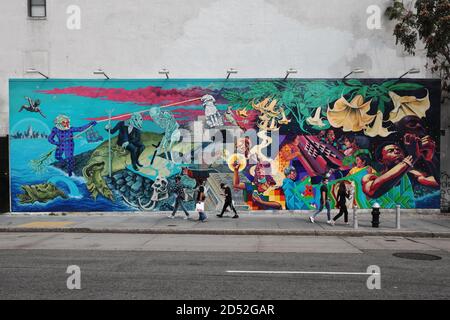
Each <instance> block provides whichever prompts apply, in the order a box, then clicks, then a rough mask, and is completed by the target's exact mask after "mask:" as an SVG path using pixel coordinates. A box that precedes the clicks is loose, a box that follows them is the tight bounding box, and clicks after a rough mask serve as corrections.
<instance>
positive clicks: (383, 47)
mask: <svg viewBox="0 0 450 320" xmlns="http://www.w3.org/2000/svg"><path fill="white" fill-rule="evenodd" d="M47 3H48V9H47V11H48V17H47V19H45V20H31V19H29V18H27V1H26V0H14V1H11V0H0V8H1V11H2V13H3V15H2V19H0V134H1V135H5V134H6V133H7V130H8V128H7V127H8V121H7V119H8V79H9V78H22V77H35V76H30V75H27V74H25V70H26V69H27V68H29V67H35V68H37V69H40V70H42V72H44V73H46V74H48V75H49V76H50V77H52V78H95V77H98V76H94V75H93V74H92V72H93V70H94V69H97V68H99V67H101V68H103V69H104V70H106V71H107V72H108V74H110V75H111V76H112V77H116V78H156V77H160V75H158V70H159V69H161V68H168V69H169V70H170V71H171V77H174V78H218V77H223V76H225V71H226V70H227V69H228V68H230V67H234V68H237V69H238V70H239V74H238V77H243V78H248V77H282V76H284V73H285V70H286V69H288V68H290V67H293V68H296V69H298V70H299V71H300V72H299V74H298V75H297V76H298V77H340V76H343V75H344V74H345V73H347V72H348V71H349V70H350V69H352V68H354V67H362V68H364V69H366V70H367V73H366V74H365V75H363V76H364V77H396V76H398V75H400V74H402V73H403V72H404V71H405V70H408V69H409V68H411V67H420V68H421V69H422V73H421V74H419V75H415V76H417V77H430V76H431V75H430V74H428V73H427V71H426V70H425V68H424V65H425V63H426V59H425V58H424V56H423V53H421V52H419V53H418V54H417V55H416V56H415V57H411V56H406V55H405V54H404V53H403V51H402V49H401V48H400V47H398V46H396V45H395V39H394V38H393V36H392V28H393V24H392V23H391V22H388V21H387V20H386V19H384V17H383V18H382V21H381V22H382V28H381V29H380V30H369V29H368V28H367V25H366V22H367V19H368V17H369V14H367V13H366V10H367V8H368V7H369V6H370V5H373V4H375V5H378V6H379V7H380V8H381V12H382V13H383V12H384V10H385V8H386V6H387V4H389V3H390V0H189V1H186V0H47ZM73 4H75V5H78V6H79V7H80V8H81V30H69V29H68V28H67V27H66V21H67V18H68V15H67V14H66V10H67V7H68V6H69V5H73ZM17 107H18V106H17Z"/></svg>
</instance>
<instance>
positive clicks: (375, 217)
mask: <svg viewBox="0 0 450 320" xmlns="http://www.w3.org/2000/svg"><path fill="white" fill-rule="evenodd" d="M379 225H380V204H379V203H378V202H375V203H374V204H373V206H372V228H378V226H379Z"/></svg>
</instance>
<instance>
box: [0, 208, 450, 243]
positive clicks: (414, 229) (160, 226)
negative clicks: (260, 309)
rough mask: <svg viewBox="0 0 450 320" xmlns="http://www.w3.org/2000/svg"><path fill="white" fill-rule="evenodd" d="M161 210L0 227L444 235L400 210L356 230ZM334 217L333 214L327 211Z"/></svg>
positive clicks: (9, 218)
mask: <svg viewBox="0 0 450 320" xmlns="http://www.w3.org/2000/svg"><path fill="white" fill-rule="evenodd" d="M168 214H169V213H168V212H164V213H144V214H143V213H136V212H132V213H75V214H72V213H71V214H65V215H64V214H56V215H36V214H33V215H26V214H4V215H0V232H72V233H74V232H76V233H131V234H133V233H135V234H216V235H293V236H400V237H421V238H424V237H426V238H434V237H439V238H450V216H448V215H447V216H445V215H437V214H430V215H419V214H410V213H405V214H402V216H401V229H400V230H397V229H396V228H395V227H396V224H395V214H394V213H391V212H387V213H382V214H381V215H380V228H372V226H371V219H372V216H371V215H370V214H368V213H363V214H359V215H358V225H359V228H358V229H354V228H353V218H352V215H351V214H350V217H349V219H350V225H349V226H346V225H344V223H343V218H342V220H340V221H338V222H337V223H336V225H335V226H330V225H328V224H326V214H325V213H322V214H321V215H319V217H318V221H317V223H315V224H312V223H310V222H309V220H308V217H309V216H308V215H307V214H306V213H277V214H274V213H261V212H249V213H242V214H240V218H239V219H231V214H228V216H224V218H222V219H220V218H217V217H216V215H215V213H209V214H208V217H209V221H208V222H206V223H201V222H198V221H196V220H194V219H197V218H198V215H197V214H196V213H194V214H191V218H190V219H189V220H184V219H183V217H184V215H181V214H180V213H178V214H177V216H176V218H175V219H173V220H172V219H169V218H167V215H168ZM333 216H334V215H333Z"/></svg>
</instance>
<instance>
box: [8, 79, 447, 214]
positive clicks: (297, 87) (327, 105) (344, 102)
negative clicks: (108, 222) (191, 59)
mask: <svg viewBox="0 0 450 320" xmlns="http://www.w3.org/2000/svg"><path fill="white" fill-rule="evenodd" d="M439 95H440V83H439V81H435V80H412V79H402V80H399V79H370V80H369V79H367V80H356V79H350V80H332V79H327V80H312V79H311V80H302V79H295V80H288V81H283V80H277V79H273V80H11V81H10V160H11V162H10V163H11V197H12V198H11V203H12V210H13V211H14V212H24V211H26V212H51V211H56V212H58V211H64V212H82V211H135V210H145V211H168V210H172V209H173V206H174V202H175V196H174V194H173V190H174V188H175V182H174V181H175V177H177V176H178V177H181V183H182V185H183V187H184V189H185V191H186V194H187V199H186V200H187V202H186V207H187V209H188V210H194V208H195V201H194V198H195V192H196V189H197V188H198V187H199V186H200V185H203V184H204V185H205V186H206V190H207V201H206V209H207V210H216V209H217V207H219V206H220V205H221V202H222V195H221V194H222V190H220V184H221V183H225V184H227V185H229V186H230V187H232V188H234V190H235V192H234V194H235V201H236V206H237V208H238V209H239V210H263V209H266V210H267V209H273V210H282V209H287V210H315V209H317V207H318V203H319V198H320V194H319V193H320V192H319V189H320V185H321V182H322V180H323V179H324V177H327V178H329V180H330V183H329V185H330V198H331V206H332V207H335V206H336V195H337V186H338V184H340V182H342V181H344V182H345V184H346V186H347V189H348V190H350V191H351V194H352V197H351V199H350V203H349V205H351V206H354V205H357V206H358V207H359V208H370V207H371V205H372V204H373V203H374V202H378V203H380V205H381V206H382V207H383V208H393V207H395V206H396V205H397V204H400V205H401V206H402V207H403V208H439V207H440V203H441V200H440V195H441V191H440V186H441V181H440V163H439V145H440V144H439V139H440V131H439V125H438V123H439V121H440V102H439V101H440V96H439Z"/></svg>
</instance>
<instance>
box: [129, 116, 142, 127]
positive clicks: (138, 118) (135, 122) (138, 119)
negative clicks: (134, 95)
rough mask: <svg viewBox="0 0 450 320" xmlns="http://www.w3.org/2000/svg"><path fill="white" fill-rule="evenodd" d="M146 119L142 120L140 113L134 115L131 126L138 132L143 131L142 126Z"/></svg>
mask: <svg viewBox="0 0 450 320" xmlns="http://www.w3.org/2000/svg"><path fill="white" fill-rule="evenodd" d="M143 122H144V119H142V115H141V114H140V113H133V115H132V116H131V118H130V125H131V126H133V127H134V128H136V129H138V130H142V124H143Z"/></svg>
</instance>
